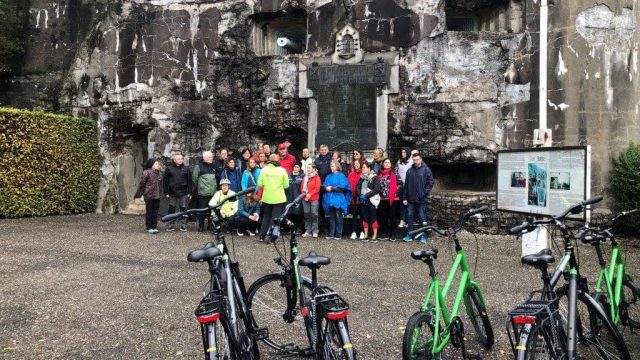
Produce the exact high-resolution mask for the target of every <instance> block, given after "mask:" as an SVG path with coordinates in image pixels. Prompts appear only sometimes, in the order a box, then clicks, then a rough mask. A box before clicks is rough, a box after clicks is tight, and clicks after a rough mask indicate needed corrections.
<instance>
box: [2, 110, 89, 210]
mask: <svg viewBox="0 0 640 360" xmlns="http://www.w3.org/2000/svg"><path fill="white" fill-rule="evenodd" d="M0 154H2V156H1V157H0V216H4V217H20V216H44V215H51V214H77V213H83V212H90V211H94V210H95V207H96V201H97V197H98V185H99V183H100V169H99V161H98V136H97V128H96V123H95V121H93V120H90V119H85V118H76V117H69V116H61V115H54V114H49V113H43V112H32V111H25V110H17V109H7V108H0Z"/></svg>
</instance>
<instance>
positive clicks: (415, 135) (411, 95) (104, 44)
mask: <svg viewBox="0 0 640 360" xmlns="http://www.w3.org/2000/svg"><path fill="white" fill-rule="evenodd" d="M467 3H468V2H457V3H456V4H450V5H451V6H454V7H457V8H466V7H468V6H467ZM509 3H510V4H511V3H514V2H513V1H512V2H509ZM505 4H507V2H504V4H503V3H502V2H501V3H500V6H506V5H505ZM445 5H446V4H445V2H443V1H438V0H411V1H406V2H396V1H393V0H374V1H366V2H365V1H358V2H356V3H355V5H354V7H353V9H352V13H351V21H352V22H353V25H354V27H356V28H357V29H358V30H359V31H360V39H361V44H360V46H361V47H362V49H363V50H364V51H365V52H366V53H368V54H370V55H373V57H371V58H375V54H383V55H384V53H386V52H393V53H394V54H395V53H399V55H400V56H399V66H400V71H399V72H400V91H399V93H398V94H397V95H396V94H394V95H390V96H389V112H388V128H389V136H388V139H389V141H388V145H387V148H388V149H389V150H390V152H391V155H392V156H396V152H397V150H398V149H399V148H400V147H402V146H410V147H417V148H419V149H421V150H422V151H423V152H424V153H425V154H426V158H427V160H428V161H429V162H431V163H451V162H456V163H464V162H483V163H491V162H492V161H493V158H494V156H495V152H496V151H497V150H498V149H500V148H506V147H509V146H512V145H513V144H515V146H518V145H517V144H519V143H522V141H521V139H520V138H518V137H517V136H515V135H512V133H517V131H518V130H521V129H522V128H523V127H524V126H521V125H519V123H518V122H519V121H526V120H522V119H525V118H526V117H527V115H525V114H528V112H529V110H528V98H529V88H530V85H529V84H530V81H531V75H530V72H531V66H530V58H529V56H530V53H531V50H532V48H531V38H530V34H529V33H528V32H527V31H524V32H518V33H507V32H478V33H475V32H462V33H456V32H446V28H445V24H446V6H445ZM485 5H486V4H479V6H480V7H484V6H485ZM29 6H30V8H31V11H30V18H29V22H30V30H29V32H28V34H27V36H28V37H29V42H28V49H27V56H26V60H25V65H24V68H23V69H22V73H21V74H20V75H19V76H17V77H15V78H13V79H11V80H10V81H9V82H8V83H7V84H5V85H6V86H5V87H6V88H7V89H6V91H4V92H3V93H2V95H1V96H2V98H1V99H0V101H2V102H3V103H5V104H8V105H14V106H20V107H32V108H33V107H38V108H43V109H47V110H53V111H60V112H65V113H73V114H79V115H85V116H89V117H91V118H94V119H96V120H98V124H99V126H100V144H101V155H102V156H103V158H104V160H105V161H104V163H103V166H102V173H103V182H102V186H101V191H100V203H99V204H98V211H104V212H117V211H119V210H121V209H124V208H126V206H127V205H128V204H129V203H130V202H131V200H132V197H131V196H132V194H133V192H134V191H135V181H133V179H134V178H135V174H133V175H125V172H127V171H130V170H131V169H138V168H139V166H140V164H141V160H142V159H144V158H146V157H150V156H156V157H164V158H165V159H166V158H168V157H170V156H171V154H173V153H175V152H182V153H185V154H186V155H187V161H189V160H190V159H191V158H193V157H196V156H197V155H198V154H199V153H200V152H201V151H202V150H204V149H208V148H211V147H215V148H219V147H221V146H229V147H231V148H238V147H240V146H243V145H246V144H253V143H257V142H258V141H268V142H271V143H273V142H276V141H281V140H284V139H289V140H290V141H292V142H293V143H294V144H293V146H294V148H295V149H300V148H302V147H303V146H304V145H305V143H306V138H307V125H308V123H307V116H308V112H309V107H308V100H306V99H300V98H298V97H297V93H298V92H297V86H298V83H297V71H296V70H297V68H298V59H299V58H300V57H303V58H308V57H310V56H314V57H317V56H326V57H329V56H330V55H331V53H332V52H333V50H334V40H335V34H336V33H337V32H338V31H339V30H340V29H341V28H342V27H343V26H344V24H345V23H346V20H347V19H346V17H345V11H344V8H343V7H342V6H339V4H338V3H336V2H330V1H324V0H323V1H306V2H305V1H279V0H264V1H255V2H253V1H251V2H246V1H239V0H230V1H213V0H190V1H178V0H154V1H142V0H127V1H122V2H118V3H113V2H107V1H93V2H90V1H80V0H63V1H55V2H54V1H48V0H34V1H31V2H30V4H29ZM514 9H515V8H514ZM518 9H519V8H518ZM516 10H517V9H516ZM278 11H280V12H282V11H287V12H289V13H302V14H305V13H306V16H307V17H308V29H307V30H308V48H307V50H308V51H307V52H306V53H304V54H301V55H295V56H256V54H255V52H254V51H253V49H252V44H253V43H252V36H253V35H252V34H253V31H252V26H253V19H254V17H252V15H255V16H258V15H259V16H263V17H269V16H271V17H273V16H277V13H276V12H278ZM513 14H516V15H514V16H515V18H514V19H511V20H512V21H515V22H516V23H517V22H518V21H520V22H521V17H518V15H517V14H518V12H517V11H515V10H514V12H513ZM320 121H322V119H320ZM126 162H129V163H126ZM131 162H133V163H135V164H131ZM136 171H137V170H136Z"/></svg>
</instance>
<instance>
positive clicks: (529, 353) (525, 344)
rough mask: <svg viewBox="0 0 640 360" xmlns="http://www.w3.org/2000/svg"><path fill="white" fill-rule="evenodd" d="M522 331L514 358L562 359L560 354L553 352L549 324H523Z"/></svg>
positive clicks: (522, 359)
mask: <svg viewBox="0 0 640 360" xmlns="http://www.w3.org/2000/svg"><path fill="white" fill-rule="evenodd" d="M522 331H523V332H522V333H521V336H520V339H519V342H518V345H517V347H516V360H543V359H547V360H552V359H553V360H555V359H558V360H559V359H562V356H561V355H556V354H555V351H554V347H553V340H552V339H553V335H552V333H551V331H552V330H551V327H550V326H541V325H533V326H532V325H523V326H522Z"/></svg>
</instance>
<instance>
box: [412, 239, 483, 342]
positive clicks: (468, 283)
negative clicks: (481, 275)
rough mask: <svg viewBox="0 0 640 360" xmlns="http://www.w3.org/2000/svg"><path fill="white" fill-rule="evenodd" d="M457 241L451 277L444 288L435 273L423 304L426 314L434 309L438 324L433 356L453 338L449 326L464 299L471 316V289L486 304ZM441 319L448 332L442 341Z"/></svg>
mask: <svg viewBox="0 0 640 360" xmlns="http://www.w3.org/2000/svg"><path fill="white" fill-rule="evenodd" d="M454 239H455V238H454ZM455 241H456V258H455V260H454V262H453V265H452V266H451V269H450V270H449V275H448V276H447V280H446V281H445V284H444V287H442V288H441V287H440V280H439V276H438V273H435V274H434V276H433V277H432V280H431V284H430V285H429V290H428V291H427V294H426V296H425V298H424V301H423V303H422V311H425V312H426V311H430V310H431V309H432V308H433V309H434V311H435V318H434V323H435V324H436V327H435V329H434V336H433V345H432V349H431V353H432V354H438V353H440V352H441V351H442V350H443V349H444V347H445V346H446V345H447V343H448V342H449V339H450V337H451V332H450V331H449V325H450V324H451V321H452V319H453V318H454V317H455V316H457V315H458V311H459V309H460V304H461V303H462V301H463V299H464V302H465V308H466V309H467V310H466V311H467V313H468V314H469V315H471V314H470V313H469V312H470V309H471V306H470V303H469V301H470V300H469V297H468V296H467V292H468V290H469V288H470V287H473V288H474V289H475V290H476V291H477V292H478V295H479V296H480V300H481V301H482V303H483V305H484V304H485V302H484V296H483V295H482V291H481V290H480V286H479V285H478V283H477V282H475V281H473V280H472V279H471V272H470V270H469V265H468V263H467V259H466V256H465V254H464V250H463V249H462V248H461V247H460V245H459V244H458V243H457V239H455ZM458 269H460V282H459V284H458V288H457V290H456V295H455V299H454V301H453V306H452V308H451V312H449V311H447V305H446V304H447V303H446V299H447V298H448V296H449V291H450V290H451V286H452V284H453V281H454V279H455V276H456V274H457V272H458ZM441 319H442V320H443V321H444V324H445V325H446V330H444V334H443V336H442V339H441V336H440V330H441V329H440V328H439V326H437V324H439V323H440V320H441Z"/></svg>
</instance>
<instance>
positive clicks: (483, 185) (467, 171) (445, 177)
mask: <svg viewBox="0 0 640 360" xmlns="http://www.w3.org/2000/svg"><path fill="white" fill-rule="evenodd" d="M430 168H431V171H432V172H433V177H434V179H435V185H434V191H439V192H443V191H476V192H492V191H495V190H496V171H495V166H494V165H493V164H446V165H430Z"/></svg>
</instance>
